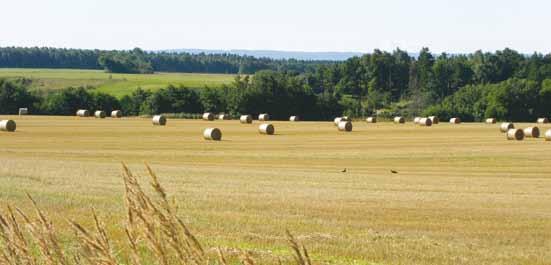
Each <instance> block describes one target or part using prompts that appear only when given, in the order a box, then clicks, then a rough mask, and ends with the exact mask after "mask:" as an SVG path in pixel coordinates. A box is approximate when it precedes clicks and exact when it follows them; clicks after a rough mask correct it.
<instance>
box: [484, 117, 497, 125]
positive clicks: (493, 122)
mask: <svg viewBox="0 0 551 265" xmlns="http://www.w3.org/2000/svg"><path fill="white" fill-rule="evenodd" d="M486 123H487V124H496V123H497V120H496V119H495V118H487V119H486Z"/></svg>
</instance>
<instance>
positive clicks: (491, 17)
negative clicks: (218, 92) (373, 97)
mask: <svg viewBox="0 0 551 265" xmlns="http://www.w3.org/2000/svg"><path fill="white" fill-rule="evenodd" d="M1 10H2V12H1V13H0V47H5V46H48V47H64V48H89V49H132V48H134V47H140V48H142V49H145V50H162V49H180V48H199V49H224V50H226V49H251V50H284V51H315V52H319V51H347V52H370V51H372V50H373V49H381V50H387V51H391V50H394V49H395V48H397V47H399V48H401V49H403V50H407V51H409V52H417V51H419V50H420V49H421V48H422V47H429V48H430V50H431V51H433V52H452V53H467V52H474V51H476V50H483V51H495V50H500V49H503V48H506V47H508V48H512V49H515V50H517V51H519V52H523V53H533V52H540V53H551V34H549V25H551V15H549V14H548V13H549V10H551V1H548V0H523V1H519V0H455V1H451V0H377V1H375V0H363V1H362V0H334V1H326V0H317V1H314V0H194V1H189V0H155V1H143V0H2V4H1Z"/></svg>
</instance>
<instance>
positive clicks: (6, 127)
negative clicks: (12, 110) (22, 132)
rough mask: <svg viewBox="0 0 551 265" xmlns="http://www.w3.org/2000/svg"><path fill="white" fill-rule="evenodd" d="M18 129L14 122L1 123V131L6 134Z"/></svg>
mask: <svg viewBox="0 0 551 265" xmlns="http://www.w3.org/2000/svg"><path fill="white" fill-rule="evenodd" d="M15 129H17V124H15V121H13V120H3V121H0V131H4V132H15Z"/></svg>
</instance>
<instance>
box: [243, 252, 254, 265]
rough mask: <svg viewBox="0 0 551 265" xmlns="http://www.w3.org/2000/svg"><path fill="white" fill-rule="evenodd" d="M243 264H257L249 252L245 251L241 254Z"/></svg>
mask: <svg viewBox="0 0 551 265" xmlns="http://www.w3.org/2000/svg"><path fill="white" fill-rule="evenodd" d="M241 264H243V265H255V264H256V262H255V261H254V259H253V257H252V256H251V254H250V253H249V252H247V251H244V252H242V253H241Z"/></svg>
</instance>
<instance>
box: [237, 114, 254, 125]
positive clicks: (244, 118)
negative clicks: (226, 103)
mask: <svg viewBox="0 0 551 265" xmlns="http://www.w3.org/2000/svg"><path fill="white" fill-rule="evenodd" d="M239 122H241V123H253V116H251V115H241V117H240V118H239Z"/></svg>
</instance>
